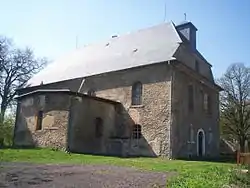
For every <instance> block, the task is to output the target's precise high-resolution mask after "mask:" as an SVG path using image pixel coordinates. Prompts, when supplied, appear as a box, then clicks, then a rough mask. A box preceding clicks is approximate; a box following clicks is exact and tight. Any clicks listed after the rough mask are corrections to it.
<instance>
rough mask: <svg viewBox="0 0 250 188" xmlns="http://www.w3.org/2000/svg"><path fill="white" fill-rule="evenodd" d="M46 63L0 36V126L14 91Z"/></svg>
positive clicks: (29, 51) (1, 141) (31, 52)
mask: <svg viewBox="0 0 250 188" xmlns="http://www.w3.org/2000/svg"><path fill="white" fill-rule="evenodd" d="M46 63H47V60H46V59H45V58H42V59H38V58H35V56H34V54H33V51H32V50H31V49H29V48H25V49H20V48H16V47H15V46H14V45H13V44H12V41H11V40H10V39H8V38H6V37H2V36H0V126H1V125H3V123H4V117H5V113H6V110H7V109H8V108H9V107H10V106H11V105H12V104H13V103H14V97H15V95H16V89H18V88H22V87H24V86H25V84H26V83H27V81H28V80H29V79H30V78H31V77H32V76H33V75H34V74H36V73H37V72H39V71H40V70H41V69H42V68H43V67H44V66H45V64H46ZM1 143H3V140H2V137H1V135H0V145H1Z"/></svg>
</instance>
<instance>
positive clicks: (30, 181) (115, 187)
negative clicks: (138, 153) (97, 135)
mask: <svg viewBox="0 0 250 188" xmlns="http://www.w3.org/2000/svg"><path fill="white" fill-rule="evenodd" d="M1 166H2V167H3V168H0V188H2V187H10V188H12V187H13V188H14V187H20V188H29V187H36V188H52V187H58V188H66V187H67V188H70V187H74V188H77V187H83V188H89V187H93V188H99V187H100V188H111V187H112V188H119V187H122V188H133V187H143V188H147V187H157V188H159V187H166V180H167V178H168V177H169V176H170V175H171V174H166V173H157V172H147V171H140V170H136V169H133V168H125V167H116V166H104V165H34V164H21V163H5V164H2V165H1Z"/></svg>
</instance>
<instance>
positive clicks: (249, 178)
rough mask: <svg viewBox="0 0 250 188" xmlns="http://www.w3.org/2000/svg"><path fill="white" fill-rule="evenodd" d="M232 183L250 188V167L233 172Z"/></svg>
mask: <svg viewBox="0 0 250 188" xmlns="http://www.w3.org/2000/svg"><path fill="white" fill-rule="evenodd" d="M245 170H248V172H245ZM230 183H231V184H234V185H236V186H239V187H243V188H244V187H250V165H248V166H243V167H241V168H237V169H234V170H232V173H231V176H230Z"/></svg>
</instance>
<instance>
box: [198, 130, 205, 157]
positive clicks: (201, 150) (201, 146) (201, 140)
mask: <svg viewBox="0 0 250 188" xmlns="http://www.w3.org/2000/svg"><path fill="white" fill-rule="evenodd" d="M205 152H206V150H205V132H204V130H203V129H199V130H198V131H197V156H199V157H202V156H204V155H205Z"/></svg>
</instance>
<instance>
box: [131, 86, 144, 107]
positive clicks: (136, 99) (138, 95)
mask: <svg viewBox="0 0 250 188" xmlns="http://www.w3.org/2000/svg"><path fill="white" fill-rule="evenodd" d="M141 103H142V83H141V82H136V83H134V84H133V86H132V105H140V104H141Z"/></svg>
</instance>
